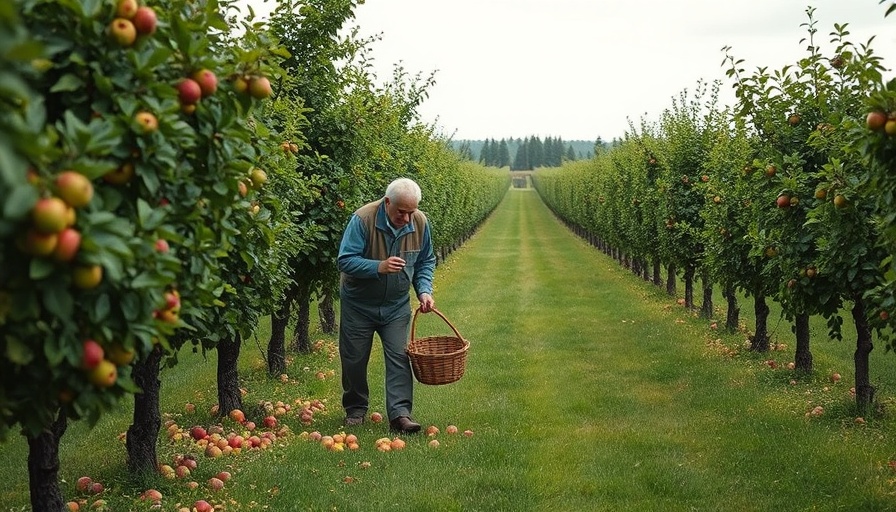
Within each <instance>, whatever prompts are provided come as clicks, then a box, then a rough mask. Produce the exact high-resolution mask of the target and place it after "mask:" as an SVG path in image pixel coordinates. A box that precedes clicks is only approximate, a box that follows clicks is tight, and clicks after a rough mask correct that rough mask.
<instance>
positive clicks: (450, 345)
mask: <svg viewBox="0 0 896 512" xmlns="http://www.w3.org/2000/svg"><path fill="white" fill-rule="evenodd" d="M432 311H433V312H434V313H435V314H437V315H439V317H441V318H442V320H444V321H445V323H447V324H448V327H451V330H452V331H454V336H427V337H425V338H417V337H416V336H415V331H416V329H417V315H418V314H419V313H420V308H417V310H416V311H414V319H413V320H412V321H411V341H410V343H408V348H407V353H408V357H409V358H410V359H411V367H412V368H413V369H414V377H416V378H417V380H418V381H420V383H421V384H432V385H439V384H450V383H452V382H456V381H457V380H459V379H460V378H461V377H462V376H463V374H464V369H465V368H466V363H467V349H469V348H470V342H469V341H467V340H465V339H464V338H463V337H462V336H461V335H460V333H459V332H457V329H456V328H455V327H454V326H453V325H452V324H451V322H449V321H448V319H447V318H445V315H443V314H442V313H441V312H440V311H439V310H437V309H435V308H433V310H432Z"/></svg>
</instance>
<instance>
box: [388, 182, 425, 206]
mask: <svg viewBox="0 0 896 512" xmlns="http://www.w3.org/2000/svg"><path fill="white" fill-rule="evenodd" d="M386 197H388V198H389V201H392V202H395V201H398V200H399V199H400V198H411V199H414V200H415V201H416V202H417V203H418V204H419V203H420V200H421V199H422V198H423V193H422V192H421V191H420V185H417V182H415V181H414V180H412V179H410V178H398V179H397V180H395V181H393V182H392V183H389V186H388V187H386Z"/></svg>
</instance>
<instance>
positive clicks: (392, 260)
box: [376, 256, 404, 274]
mask: <svg viewBox="0 0 896 512" xmlns="http://www.w3.org/2000/svg"><path fill="white" fill-rule="evenodd" d="M403 268H404V260H403V259H401V258H399V257H398V256H389V258H388V259H385V260H382V261H380V264H379V266H378V267H377V268H376V270H377V272H379V273H380V274H395V273H396V272H401V270H402V269H403Z"/></svg>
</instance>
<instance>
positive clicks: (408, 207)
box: [386, 197, 417, 228]
mask: <svg viewBox="0 0 896 512" xmlns="http://www.w3.org/2000/svg"><path fill="white" fill-rule="evenodd" d="M416 211H417V202H416V201H414V200H413V199H409V198H405V197H399V198H398V199H397V200H395V201H391V200H390V199H389V198H388V197H387V198H386V215H387V216H388V217H389V222H391V223H392V225H393V226H395V227H396V228H403V227H405V226H406V225H407V224H408V223H409V222H411V215H413V214H414V212H416Z"/></svg>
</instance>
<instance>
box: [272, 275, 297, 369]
mask: <svg viewBox="0 0 896 512" xmlns="http://www.w3.org/2000/svg"><path fill="white" fill-rule="evenodd" d="M296 293H297V291H296V286H295V285H292V286H290V287H289V288H287V289H286V292H285V293H284V295H283V304H282V305H281V306H280V309H278V310H277V311H275V312H274V314H273V315H272V316H271V339H270V340H268V375H271V376H275V375H280V374H281V373H283V372H284V371H286V328H287V326H289V317H290V314H291V313H292V303H293V302H294V301H295V298H296Z"/></svg>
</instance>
